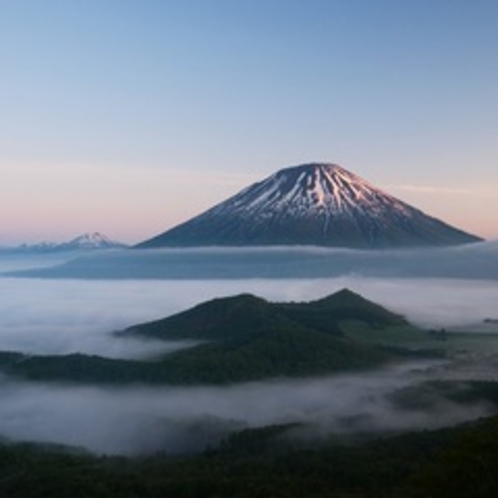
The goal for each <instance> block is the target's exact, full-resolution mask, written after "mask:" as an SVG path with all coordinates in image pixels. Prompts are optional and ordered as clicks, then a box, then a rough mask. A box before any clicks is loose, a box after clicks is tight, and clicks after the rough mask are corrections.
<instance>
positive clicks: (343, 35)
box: [0, 0, 498, 244]
mask: <svg viewBox="0 0 498 498" xmlns="http://www.w3.org/2000/svg"><path fill="white" fill-rule="evenodd" d="M497 52H498V2H496V1H495V0H417V1H412V2H408V1H399V0H300V1H298V0H175V1H173V0H157V1H154V0H43V1H41V0H0V64H1V66H0V67H1V78H0V94H1V95H2V99H1V101H0V102H1V107H0V175H1V176H0V178H1V188H2V193H1V195H0V222H1V223H0V244H9V243H18V242H25V241H28V242H29V241H37V240H41V239H54V240H63V239H66V238H70V237H73V236H76V235H78V234H79V233H80V232H84V231H94V230H99V231H102V232H104V233H106V234H107V235H109V236H111V237H113V238H117V239H122V240H124V241H127V242H138V241H140V240H142V239H144V238H148V237H150V236H152V235H155V234H156V233H159V232H162V231H164V230H165V229H167V228H169V227H171V226H172V225H174V224H176V223H178V222H181V221H184V220H185V219H187V218H189V217H191V216H193V215H195V214H197V213H199V212H200V211H202V210H204V209H206V208H208V207H210V206H211V205H212V204H214V203H216V202H219V201H221V200H224V199H225V198H226V197H228V196H230V195H232V194H234V193H236V192H237V191H238V190H240V189H241V188H243V187H245V186H246V185H248V184H250V183H252V182H254V181H258V180H260V179H262V178H263V177H266V176H268V175H269V174H271V173H273V172H274V171H276V170H278V169H280V168H282V167H286V166H290V165H295V164H299V163H302V162H310V161H314V160H320V161H330V162H336V163H339V164H341V165H342V166H344V167H345V168H347V169H349V170H351V171H353V172H355V173H356V174H358V175H360V176H362V177H364V178H366V179H367V180H369V181H371V182H372V183H374V184H375V185H377V186H379V187H381V188H383V189H384V190H387V191H389V192H390V193H392V194H393V195H395V196H397V197H400V198H401V199H403V200H405V201H407V202H409V203H412V204H414V205H415V206H417V207H419V208H421V209H423V210H425V211H426V212H428V213H430V214H432V215H434V216H437V217H440V218H443V219H445V220H446V221H448V222H450V223H452V224H455V225H457V226H459V227H460V228H463V229H465V230H468V231H472V232H474V233H477V234H479V235H481V236H484V237H489V238H498V91H497V88H498V54H497Z"/></svg>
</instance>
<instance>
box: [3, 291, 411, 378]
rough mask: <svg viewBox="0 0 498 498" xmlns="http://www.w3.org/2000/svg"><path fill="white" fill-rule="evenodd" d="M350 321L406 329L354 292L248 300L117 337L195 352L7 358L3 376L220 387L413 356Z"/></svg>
mask: <svg viewBox="0 0 498 498" xmlns="http://www.w3.org/2000/svg"><path fill="white" fill-rule="evenodd" d="M344 320H355V321H356V322H359V323H361V324H363V325H362V326H363V327H364V328H365V330H374V329H378V328H385V327H391V326H394V325H399V324H406V321H405V320H404V319H403V318H401V317H399V316H397V315H394V314H392V313H391V312H389V311H387V310H385V309H383V308H381V307H380V306H377V305H375V304H373V303H371V302H369V301H367V300H365V299H363V298H362V297H361V296H358V295H356V294H354V293H352V292H350V291H347V290H344V291H341V292H339V293H337V294H334V295H332V296H329V297H327V298H325V299H321V300H318V301H312V302H310V303H269V302H267V301H265V300H264V299H261V298H258V297H255V296H252V295H250V294H242V295H239V296H234V297H228V298H221V299H214V300H212V301H208V302H206V303H202V304H200V305H198V306H196V307H194V308H192V309H190V310H187V311H184V312H182V313H178V314H176V315H173V316H171V317H168V318H165V319H162V320H157V321H154V322H150V323H145V324H141V325H136V326H134V327H131V328H129V329H126V330H125V331H123V332H121V333H118V334H117V338H116V340H119V337H120V336H121V337H122V336H123V335H134V336H142V337H154V338H156V339H163V340H173V339H174V340H176V339H198V340H201V341H202V342H201V343H200V344H198V345H197V346H195V347H191V348H189V349H184V350H181V351H177V352H175V353H172V354H168V355H165V356H163V357H160V358H154V359H153V360H119V359H109V358H101V357H98V356H88V355H83V354H71V355H65V356H26V355H20V354H17V355H16V354H13V353H0V370H1V371H3V372H5V373H7V374H10V375H14V376H19V377H23V378H28V379H31V380H65V381H75V382H94V383H100V382H104V383H133V382H140V383H151V384H210V383H218V384H219V383H233V382H244V381H254V380H262V379H268V378H275V377H303V376H311V375H323V374H327V373H331V372H337V371H351V370H361V369H365V368H372V367H375V366H378V365H381V364H383V363H385V362H387V361H390V360H393V359H396V358H399V357H400V356H406V351H401V350H393V349H392V348H386V347H384V346H382V345H379V344H373V343H367V342H365V341H358V340H354V339H351V338H349V337H348V336H347V335H345V334H343V332H342V331H341V323H342V322H343V321H344Z"/></svg>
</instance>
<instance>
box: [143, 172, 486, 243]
mask: <svg viewBox="0 0 498 498" xmlns="http://www.w3.org/2000/svg"><path fill="white" fill-rule="evenodd" d="M479 240H481V239H479V238H478V237H476V236H474V235H471V234H468V233H465V232H463V231H461V230H459V229H457V228H454V227H451V226H450V225H447V224H446V223H444V222H442V221H440V220H437V219H436V218H432V217H430V216H428V215H426V214H424V213H423V212H422V211H420V210H418V209H416V208H414V207H412V206H410V205H408V204H406V203H404V202H402V201H400V200H398V199H396V198H395V197H392V196H391V195H389V194H387V193H385V192H382V191H381V190H379V189H378V188H376V187H374V186H372V185H371V184H369V183H368V182H367V181H365V180H363V179H362V178H360V177H358V176H356V175H354V174H353V173H350V172H349V171H347V170H345V169H344V168H342V167H340V166H337V165H335V164H327V163H311V164H304V165H300V166H294V167H291V168H286V169H282V170H280V171H278V172H277V173H275V174H274V175H272V176H270V177H268V178H266V179H265V180H263V181H261V182H259V183H255V184H254V185H251V186H250V187H248V188H246V189H245V190H242V191H241V192H239V193H238V194H236V195H235V196H233V197H231V198H229V199H228V200H226V201H224V202H222V203H220V204H218V205H216V206H214V207H213V208H211V209H209V210H208V211H205V212H204V213H202V214H200V215H198V216H196V217H194V218H192V219H190V220H189V221H187V222H185V223H183V224H181V225H178V226H176V227H174V228H172V229H171V230H168V231H167V232H164V233H162V234H161V235H158V236H156V237H153V238H151V239H149V240H146V241H144V242H142V243H140V244H138V246H136V247H138V248H155V247H188V246H191V247H192V246H269V245H316V246H331V247H351V248H392V247H419V246H446V245H459V244H466V243H470V242H477V241H479Z"/></svg>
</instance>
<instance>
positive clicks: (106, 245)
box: [2, 232, 127, 254]
mask: <svg viewBox="0 0 498 498" xmlns="http://www.w3.org/2000/svg"><path fill="white" fill-rule="evenodd" d="M124 247H127V246H126V244H123V243H121V242H116V241H114V240H111V239H109V238H108V237H106V236H105V235H103V234H101V233H99V232H93V233H84V234H82V235H80V236H78V237H75V238H74V239H72V240H70V241H68V242H61V243H58V242H40V243H39V244H22V245H20V246H17V247H9V248H2V251H3V252H15V253H30V254H31V253H52V252H63V251H80V250H94V249H118V248H124Z"/></svg>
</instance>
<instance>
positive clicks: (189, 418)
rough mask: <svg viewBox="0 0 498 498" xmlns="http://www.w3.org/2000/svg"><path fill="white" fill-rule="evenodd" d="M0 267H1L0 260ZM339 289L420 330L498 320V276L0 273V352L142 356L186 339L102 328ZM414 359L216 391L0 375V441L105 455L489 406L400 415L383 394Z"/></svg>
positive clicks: (415, 421) (469, 413)
mask: <svg viewBox="0 0 498 498" xmlns="http://www.w3.org/2000/svg"><path fill="white" fill-rule="evenodd" d="M16 265H17V266H16V268H20V267H21V266H22V265H21V263H20V262H19V260H16ZM0 266H2V269H3V270H5V269H9V264H8V261H6V260H3V261H2V264H1V265H0ZM344 287H347V288H349V289H351V290H353V291H355V292H358V293H360V294H361V295H363V296H365V297H366V298H369V299H371V300H373V301H375V302H378V303H380V304H382V305H385V306H386V307H388V308H389V309H391V310H393V311H395V312H398V313H401V314H404V315H405V316H406V317H407V318H408V319H409V320H411V321H413V322H414V323H417V324H421V325H424V326H428V327H442V326H444V327H457V326H462V325H468V324H475V323H482V322H483V320H484V319H485V318H498V311H497V310H498V308H497V303H498V280H464V279H444V278H409V279H403V278H362V277H360V276H352V275H349V276H340V277H333V278H332V277H331V278H312V279H291V278H287V279H255V278H251V279H228V280H107V281H106V280H63V279H58V280H50V279H33V278H22V279H18V278H10V277H9V278H7V277H3V278H2V277H0V296H1V298H0V350H2V351H5V350H12V351H23V352H27V353H42V354H45V353H56V354H63V353H69V352H85V353H92V354H99V355H103V356H111V357H140V356H147V355H150V354H154V353H157V352H158V351H160V352H163V351H164V350H165V348H169V347H171V348H176V347H184V346H185V345H184V344H176V343H175V344H171V345H164V344H159V343H158V342H151V341H140V340H137V339H123V338H115V337H113V336H112V335H110V332H112V331H114V330H118V329H122V328H125V327H128V326H130V325H133V324H136V323H141V322H144V321H148V320H152V319H156V318H160V317H164V316H168V315H170V314H172V313H175V312H178V311H181V310H184V309H186V308H188V307H190V306H193V305H195V304H198V303H199V302H202V301H205V300H207V299H211V298H213V297H220V296H228V295H234V294H237V293H241V292H251V293H254V294H256V295H259V296H262V297H264V298H267V299H269V300H271V301H291V300H292V301H309V300H312V299H316V298H320V297H323V296H325V295H328V294H331V293H333V292H335V291H338V290H340V289H342V288H344ZM416 367H417V368H418V366H413V365H412V366H411V367H410V368H409V367H406V368H405V367H404V369H402V370H401V371H399V370H396V371H393V370H385V371H382V372H378V373H377V374H375V375H371V374H369V375H368V376H362V375H349V376H339V377H331V378H328V379H315V380H302V381H295V382H284V381H281V382H275V381H274V382H268V383H258V384H247V385H244V386H232V387H224V388H223V387H217V388H214V387H213V388H208V387H206V388H184V389H182V388H174V389H172V388H171V389H170V388H168V389H166V388H154V389H153V388H115V389H108V388H103V387H102V388H99V387H88V386H80V387H76V386H60V385H54V384H47V385H44V384H30V383H27V382H14V381H12V380H9V379H6V378H3V379H1V378H0V399H1V404H0V438H1V437H2V436H3V437H7V438H12V439H14V440H35V441H45V442H55V443H63V444H69V445H77V446H83V447H85V448H88V449H90V450H92V451H96V452H105V453H125V454H129V453H133V452H136V451H155V450H165V451H167V452H172V453H175V452H183V451H193V450H198V449H201V448H202V447H204V446H205V444H208V443H214V442H216V441H218V440H219V438H220V437H221V436H222V435H223V434H226V432H227V431H229V430H232V429H238V428H244V427H258V426H263V425H266V424H270V423H286V422H296V421H306V422H312V423H313V426H314V427H315V429H316V430H318V431H319V432H320V431H324V432H325V433H328V432H335V431H339V432H342V431H349V430H352V427H354V430H371V429H376V428H377V429H386V430H388V429H406V428H409V427H426V426H433V425H434V424H437V425H443V424H446V423H455V422H457V421H460V420H463V419H469V418H474V417H475V416H479V415H482V414H484V413H486V410H485V408H483V407H475V408H473V409H470V408H466V409H465V410H464V409H460V408H457V407H455V406H453V405H451V406H450V405H448V404H445V403H442V404H441V406H438V408H437V410H438V412H437V414H435V413H433V412H432V413H421V412H403V414H402V416H400V414H399V413H398V412H397V411H396V410H395V409H394V408H393V406H392V405H391V404H390V402H389V401H388V399H387V398H386V396H387V395H388V394H389V393H391V392H392V391H393V390H395V389H397V388H399V387H403V386H406V385H409V384H411V383H412V382H416V381H418V379H420V376H421V374H420V373H417V368H416ZM413 368H415V371H414V370H412V369H413ZM422 377H423V374H422ZM351 417H353V418H351ZM352 421H356V422H354V423H353V422H352Z"/></svg>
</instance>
